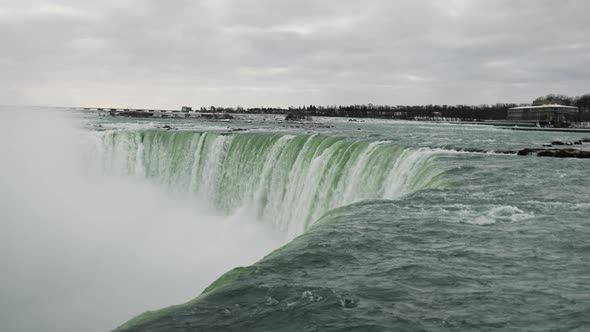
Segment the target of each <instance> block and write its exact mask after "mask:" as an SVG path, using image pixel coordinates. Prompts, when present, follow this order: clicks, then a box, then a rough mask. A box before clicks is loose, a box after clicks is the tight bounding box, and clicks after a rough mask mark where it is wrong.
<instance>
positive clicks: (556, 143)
mask: <svg viewBox="0 0 590 332" xmlns="http://www.w3.org/2000/svg"><path fill="white" fill-rule="evenodd" d="M551 145H565V143H564V142H560V141H553V142H551Z"/></svg>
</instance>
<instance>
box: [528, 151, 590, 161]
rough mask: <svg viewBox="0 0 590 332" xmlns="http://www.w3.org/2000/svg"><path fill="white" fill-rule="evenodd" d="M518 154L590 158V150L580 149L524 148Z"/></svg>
mask: <svg viewBox="0 0 590 332" xmlns="http://www.w3.org/2000/svg"><path fill="white" fill-rule="evenodd" d="M517 154H518V155H519V156H528V155H535V156H538V157H554V158H584V159H585V158H590V151H585V150H578V149H522V150H520V151H518V153H517Z"/></svg>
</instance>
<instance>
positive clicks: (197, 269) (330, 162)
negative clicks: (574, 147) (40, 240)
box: [14, 113, 590, 331]
mask: <svg viewBox="0 0 590 332" xmlns="http://www.w3.org/2000/svg"><path fill="white" fill-rule="evenodd" d="M76 123H81V124H82V127H83V129H82V132H76V135H77V136H76V137H79V138H80V142H79V145H80V146H83V149H80V148H79V146H78V145H76V149H74V150H75V151H76V152H75V154H74V156H75V158H74V159H75V160H76V162H74V164H75V167H76V169H78V168H81V169H83V171H82V172H81V173H82V176H84V177H86V176H91V175H89V174H92V176H97V175H96V174H100V179H101V180H100V181H102V182H101V183H103V182H104V181H106V180H105V179H107V180H108V179H110V180H113V179H117V180H116V181H113V183H114V184H113V186H117V185H120V183H122V182H124V181H129V182H124V183H128V185H126V186H125V187H124V188H122V189H117V190H116V192H119V193H120V192H124V193H126V191H125V190H128V189H129V188H134V189H129V190H130V191H129V194H128V195H127V194H125V196H124V197H123V198H122V197H119V198H118V199H117V201H116V202H111V201H109V200H108V199H106V203H103V201H102V200H103V199H104V198H103V197H102V196H100V197H98V198H96V199H95V201H98V202H101V206H103V207H104V208H103V209H97V210H108V209H113V206H118V208H117V209H118V210H117V211H119V212H118V213H119V214H118V215H120V216H122V217H121V218H120V219H121V221H120V222H121V224H109V227H114V229H117V227H120V228H121V229H122V230H121V232H120V233H119V234H118V235H117V234H116V233H117V231H116V230H115V231H114V233H115V234H114V235H113V234H110V233H109V234H110V235H108V236H105V235H103V236H102V237H100V236H101V235H99V238H101V239H102V240H105V241H113V242H114V243H115V244H116V248H119V249H118V250H117V253H114V254H113V255H116V256H121V255H122V256H123V257H124V259H121V262H120V263H119V264H117V265H115V266H111V265H108V264H107V265H106V266H105V267H104V269H108V270H109V271H111V272H110V273H106V274H105V277H104V278H105V280H108V279H113V280H117V279H116V278H117V275H118V276H120V282H117V283H116V285H117V286H116V287H115V288H114V289H116V290H117V293H118V294H120V295H121V299H118V300H117V302H119V306H114V307H115V308H118V309H117V310H116V311H115V313H112V314H109V316H108V317H107V318H108V319H107V318H105V320H102V321H101V322H100V324H106V323H108V324H110V325H108V328H111V329H112V328H116V327H117V326H119V325H121V324H123V323H124V322H125V321H126V320H128V319H131V318H132V316H134V315H136V314H139V313H140V312H142V311H146V310H151V311H150V312H147V313H144V314H143V315H140V316H138V317H136V318H135V319H133V320H131V321H128V322H127V323H125V324H123V325H122V326H120V328H119V329H118V330H120V331H279V330H280V331H353V330H354V331H477V330H483V331H489V330H501V331H588V330H590V161H589V160H583V159H553V158H541V157H532V156H527V157H520V156H517V155H515V154H510V153H505V152H506V151H513V150H517V149H520V148H527V147H539V146H540V145H542V144H543V143H547V142H551V141H555V140H561V141H574V140H577V139H580V138H582V137H584V136H585V135H584V134H580V133H559V132H521V131H511V130H507V129H500V128H495V127H488V126H470V125H452V124H430V123H422V122H401V121H385V120H371V119H363V120H358V121H348V119H328V118H316V119H314V120H313V121H311V122H306V123H298V122H285V121H282V117H279V116H263V115H256V116H253V115H238V116H236V119H234V120H231V122H222V121H213V120H210V121H203V120H197V119H185V120H180V119H130V118H118V117H117V118H113V117H101V116H98V114H96V113H83V114H78V115H76ZM165 125H168V126H171V127H172V128H173V129H172V130H167V129H164V128H163V127H164V126H165ZM586 136H587V135H586ZM587 144H588V143H587ZM100 181H99V182H100ZM107 182H108V181H107ZM142 186H146V188H147V189H145V190H143V189H142V192H145V191H148V192H149V191H150V190H154V191H156V192H158V193H159V194H158V195H160V196H157V195H156V196H157V197H156V198H154V197H152V196H148V197H144V200H143V201H137V200H136V199H134V198H133V197H130V196H131V195H132V196H135V191H134V190H136V189H137V188H138V187H140V188H144V187H142ZM108 188H111V187H108ZM106 192H107V193H109V196H112V195H115V196H116V194H115V189H112V188H111V189H106ZM111 194H112V195H111ZM138 195H139V194H138ZM154 195H155V194H154ZM116 197H118V196H116ZM141 197H143V196H141ZM162 206H167V207H168V208H167V209H166V210H162V209H164V207H162ZM171 206H172V207H173V208H170V207H171ZM196 207H198V209H197V208H196ZM92 208H94V207H92ZM193 208H194V209H197V211H193V210H192V209H193ZM128 209H135V210H137V209H139V210H141V209H144V210H145V211H148V212H145V215H144V214H140V215H139V216H137V215H135V214H132V215H130V216H129V215H128V214H125V213H123V214H122V215H121V214H120V211H125V210H128ZM179 210H180V211H185V210H186V211H185V212H186V213H184V212H183V213H182V214H181V215H180V216H178V211H179ZM203 211H207V213H206V214H205V212H203ZM101 213H104V212H101ZM204 215H207V217H206V218H205V217H203V216H204ZM107 217H109V216H107ZM81 218H84V216H82V217H81ZM129 218H131V219H133V220H135V221H134V223H133V224H132V225H127V224H126V220H127V219H129ZM100 220H102V219H100ZM100 220H91V221H90V222H91V223H95V222H96V223H100ZM142 220H148V221H149V223H147V224H142ZM178 220H182V222H178ZM117 225H119V226H117ZM125 225H127V226H125ZM244 225H248V226H247V227H246V226H244ZM148 230H151V231H148ZM99 234H102V233H100V232H99ZM115 238H116V239H117V240H116V241H115V240H113V239H115ZM196 243H205V244H206V245H201V246H199V245H198V244H196ZM136 244H138V245H137V246H138V249H137V250H134V251H133V252H132V253H130V252H129V248H128V247H129V246H135V245H136ZM80 246H82V247H86V245H85V244H80ZM109 246H110V244H109V243H104V247H107V248H108V247H109ZM195 246H196V247H195ZM98 247H100V246H98V245H97V248H98ZM92 248H93V249H92V250H90V252H92V253H95V250H96V248H95V247H92ZM146 253H147V254H146ZM146 255H147V257H146ZM97 257H99V258H100V257H103V259H105V260H107V259H106V258H105V257H110V256H101V255H98V256H97ZM179 257H181V258H182V259H180V258H179ZM137 261H142V262H145V263H142V264H140V263H138V262H137ZM146 261H147V262H146ZM150 262H151V264H150ZM72 266H73V267H75V266H76V265H72ZM129 266H131V268H129ZM128 269H132V270H136V271H137V270H139V271H141V273H139V272H138V273H137V275H134V274H133V272H132V271H131V270H128ZM100 271H103V270H100ZM113 271H114V272H113ZM103 272H104V271H103ZM129 275H133V278H131V277H126V276H129ZM145 280H149V283H147V282H146V281H145ZM136 284H139V285H141V287H139V288H138V287H137V285H136ZM109 285H111V283H106V284H105V285H103V287H102V288H101V289H102V290H103V291H104V292H105V294H111V293H109V292H113V290H112V289H113V288H112V287H107V286H109ZM88 287H89V288H90V289H92V287H96V286H92V284H91V285H90V286H88ZM130 289H133V291H130ZM167 290H169V292H167ZM146 294H152V295H153V296H151V295H150V296H148V295H146ZM154 294H155V295H154ZM156 295H157V296H156ZM113 296H114V295H113V294H111V295H110V296H109V297H108V299H107V300H105V303H111V302H112V298H113ZM76 298H77V299H78V300H77V301H79V302H84V303H85V306H86V309H87V310H93V312H94V313H93V315H97V316H100V315H101V312H102V311H101V308H102V307H101V306H100V305H99V304H96V303H95V304H94V306H93V303H92V301H91V300H88V299H87V298H85V297H83V296H79V297H76ZM126 299H127V300H126ZM131 299H134V300H131ZM85 300H88V301H89V302H88V303H86V302H85ZM186 301H189V302H186ZM180 303H184V304H180ZM172 304H177V305H175V306H171V307H167V308H165V309H162V310H157V309H159V308H162V307H166V306H169V305H172ZM104 306H107V305H106V304H104ZM93 308H94V309H93ZM82 311H83V312H82V313H81V314H80V315H84V313H85V312H86V311H84V310H82ZM107 311H108V310H105V311H104V312H107ZM123 314H125V315H127V316H123ZM64 317H67V316H66V315H65V314H64ZM80 324H83V323H80ZM90 324H92V323H90ZM96 324H99V323H96ZM14 326H18V324H16V323H15V325H14ZM79 326H81V325H79ZM97 326H98V325H97ZM100 326H102V325H100ZM14 330H15V331H17V330H18V328H16V327H15V328H14ZM87 330H92V328H90V329H87Z"/></svg>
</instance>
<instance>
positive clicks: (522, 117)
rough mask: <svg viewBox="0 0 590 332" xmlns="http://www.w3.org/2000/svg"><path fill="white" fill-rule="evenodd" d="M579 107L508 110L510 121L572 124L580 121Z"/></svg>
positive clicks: (554, 106)
mask: <svg viewBox="0 0 590 332" xmlns="http://www.w3.org/2000/svg"><path fill="white" fill-rule="evenodd" d="M579 114H580V111H579V110H578V108H577V107H573V106H564V105H558V104H549V105H538V106H520V107H513V108H510V109H508V120H512V121H536V122H538V123H540V124H548V123H552V124H556V123H572V122H576V121H578V117H579Z"/></svg>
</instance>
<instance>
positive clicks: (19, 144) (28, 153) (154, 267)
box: [0, 109, 283, 332]
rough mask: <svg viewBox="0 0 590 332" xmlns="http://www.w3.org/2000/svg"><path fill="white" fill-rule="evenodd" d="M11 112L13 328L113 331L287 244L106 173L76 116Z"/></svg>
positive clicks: (3, 216)
mask: <svg viewBox="0 0 590 332" xmlns="http://www.w3.org/2000/svg"><path fill="white" fill-rule="evenodd" d="M1 114H2V118H3V120H2V122H1V123H2V125H1V128H0V156H1V158H2V159H1V162H0V227H1V229H2V231H1V232H0V265H1V266H2V273H1V274H0V325H1V326H2V331H7V332H12V331H107V330H111V329H113V328H115V327H117V326H118V325H120V324H122V323H124V322H125V321H126V320H128V319H129V318H131V317H133V316H135V315H137V314H140V313H142V312H144V311H146V310H153V309H158V308H161V307H163V306H167V305H172V304H178V303H182V302H185V301H188V300H190V299H192V298H194V297H196V296H198V294H199V293H200V292H201V291H202V290H203V289H204V288H205V287H206V286H208V285H209V284H210V283H211V282H212V281H214V280H215V279H216V278H217V277H219V276H220V275H222V274H223V273H224V272H226V271H228V270H230V269H231V268H233V267H236V266H244V265H249V264H252V263H254V262H255V261H257V260H259V259H260V258H262V257H263V256H264V255H266V254H268V253H269V252H270V251H272V250H273V249H275V248H277V247H278V246H280V245H281V244H283V243H282V241H283V240H282V239H281V237H280V236H277V234H276V233H275V232H274V231H273V230H272V229H270V227H268V226H265V225H263V224H261V223H259V222H257V221H256V219H255V218H253V217H251V216H249V215H248V214H247V213H240V214H238V215H235V216H229V217H228V216H223V215H221V214H219V213H217V212H215V211H211V210H210V209H208V208H207V206H202V205H200V204H199V202H198V201H197V200H196V199H195V198H194V197H193V196H191V195H190V194H182V193H178V192H171V191H170V190H169V189H166V188H163V187H160V186H158V185H157V184H155V183H152V182H150V181H149V180H147V179H144V178H139V177H133V178H130V177H123V176H118V175H111V174H104V172H101V170H100V167H98V166H97V165H96V160H93V159H92V158H89V156H90V157H91V156H92V148H91V147H90V146H88V144H89V143H88V140H85V139H84V137H85V135H86V134H87V131H88V129H84V128H83V127H82V124H81V122H80V119H78V118H77V117H75V116H72V115H70V114H67V113H66V112H55V111H47V110H32V109H19V110H14V109H10V110H7V109H3V110H2V113H1ZM95 166H96V167H95Z"/></svg>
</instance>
